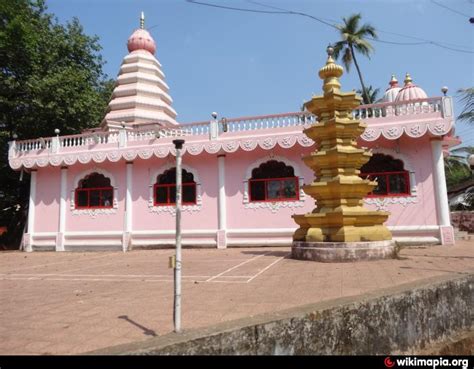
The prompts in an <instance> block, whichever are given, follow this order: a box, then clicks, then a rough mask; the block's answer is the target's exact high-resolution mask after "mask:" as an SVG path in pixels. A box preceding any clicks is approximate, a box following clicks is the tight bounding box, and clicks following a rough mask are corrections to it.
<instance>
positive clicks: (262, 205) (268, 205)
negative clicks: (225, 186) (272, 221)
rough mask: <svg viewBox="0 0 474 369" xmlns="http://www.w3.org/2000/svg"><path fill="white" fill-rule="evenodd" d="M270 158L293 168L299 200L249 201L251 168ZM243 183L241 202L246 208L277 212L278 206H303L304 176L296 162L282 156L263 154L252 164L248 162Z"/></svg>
mask: <svg viewBox="0 0 474 369" xmlns="http://www.w3.org/2000/svg"><path fill="white" fill-rule="evenodd" d="M270 160H276V161H281V162H283V163H285V164H286V165H288V166H290V167H292V168H293V170H294V172H295V177H298V187H299V200H297V201H275V202H269V201H265V202H250V196H249V184H248V182H249V179H250V178H251V177H252V170H254V169H255V168H258V167H259V166H260V165H261V164H263V163H266V162H267V161H270ZM243 185H244V191H243V201H242V202H243V204H244V207H245V208H246V209H254V210H255V209H269V210H271V212H272V213H275V212H277V211H278V210H279V209H280V208H300V207H303V206H304V203H305V198H306V194H305V193H304V191H303V185H304V177H303V175H302V173H301V170H300V167H299V165H298V164H296V163H295V162H293V161H291V160H289V159H287V158H285V157H283V156H277V155H272V154H270V155H267V156H264V157H263V158H260V159H258V160H256V161H254V162H253V163H252V164H250V165H249V166H248V167H247V170H246V171H245V177H244V180H243Z"/></svg>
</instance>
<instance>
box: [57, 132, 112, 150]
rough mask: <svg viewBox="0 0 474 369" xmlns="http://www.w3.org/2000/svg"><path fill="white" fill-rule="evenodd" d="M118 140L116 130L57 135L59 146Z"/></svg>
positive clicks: (96, 143) (97, 143)
mask: <svg viewBox="0 0 474 369" xmlns="http://www.w3.org/2000/svg"><path fill="white" fill-rule="evenodd" d="M115 142H118V131H110V132H102V131H101V132H93V133H86V134H80V135H70V136H61V137H59V146H60V147H77V146H89V145H100V144H107V143H115Z"/></svg>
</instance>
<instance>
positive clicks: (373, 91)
mask: <svg viewBox="0 0 474 369" xmlns="http://www.w3.org/2000/svg"><path fill="white" fill-rule="evenodd" d="M366 92H367V97H368V98H369V104H375V102H376V101H377V100H378V99H379V93H380V88H373V87H372V85H369V87H367V89H366ZM357 93H358V94H360V95H363V92H362V90H357Z"/></svg>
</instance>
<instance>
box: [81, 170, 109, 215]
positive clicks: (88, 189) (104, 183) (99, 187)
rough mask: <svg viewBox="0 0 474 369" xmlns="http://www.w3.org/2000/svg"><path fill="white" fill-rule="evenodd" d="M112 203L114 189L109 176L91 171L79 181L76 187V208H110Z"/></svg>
mask: <svg viewBox="0 0 474 369" xmlns="http://www.w3.org/2000/svg"><path fill="white" fill-rule="evenodd" d="M113 203H114V189H113V187H112V186H111V184H110V178H107V177H106V176H104V175H103V174H99V173H91V174H89V175H88V176H86V177H84V178H83V179H81V180H80V181H79V185H78V186H77V188H76V193H75V204H76V208H78V209H80V208H111V207H112V206H113Z"/></svg>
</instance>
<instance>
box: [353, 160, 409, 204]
mask: <svg viewBox="0 0 474 369" xmlns="http://www.w3.org/2000/svg"><path fill="white" fill-rule="evenodd" d="M360 176H361V177H362V178H368V179H370V180H376V181H377V187H375V188H374V190H373V191H372V192H371V193H370V194H369V195H368V196H369V197H380V196H406V195H410V175H409V173H408V171H407V170H405V169H404V168H403V161H401V160H399V159H394V158H392V157H391V156H389V155H383V154H374V155H373V156H372V157H371V158H370V160H369V161H368V162H367V163H366V164H364V165H363V166H362V168H360Z"/></svg>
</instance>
